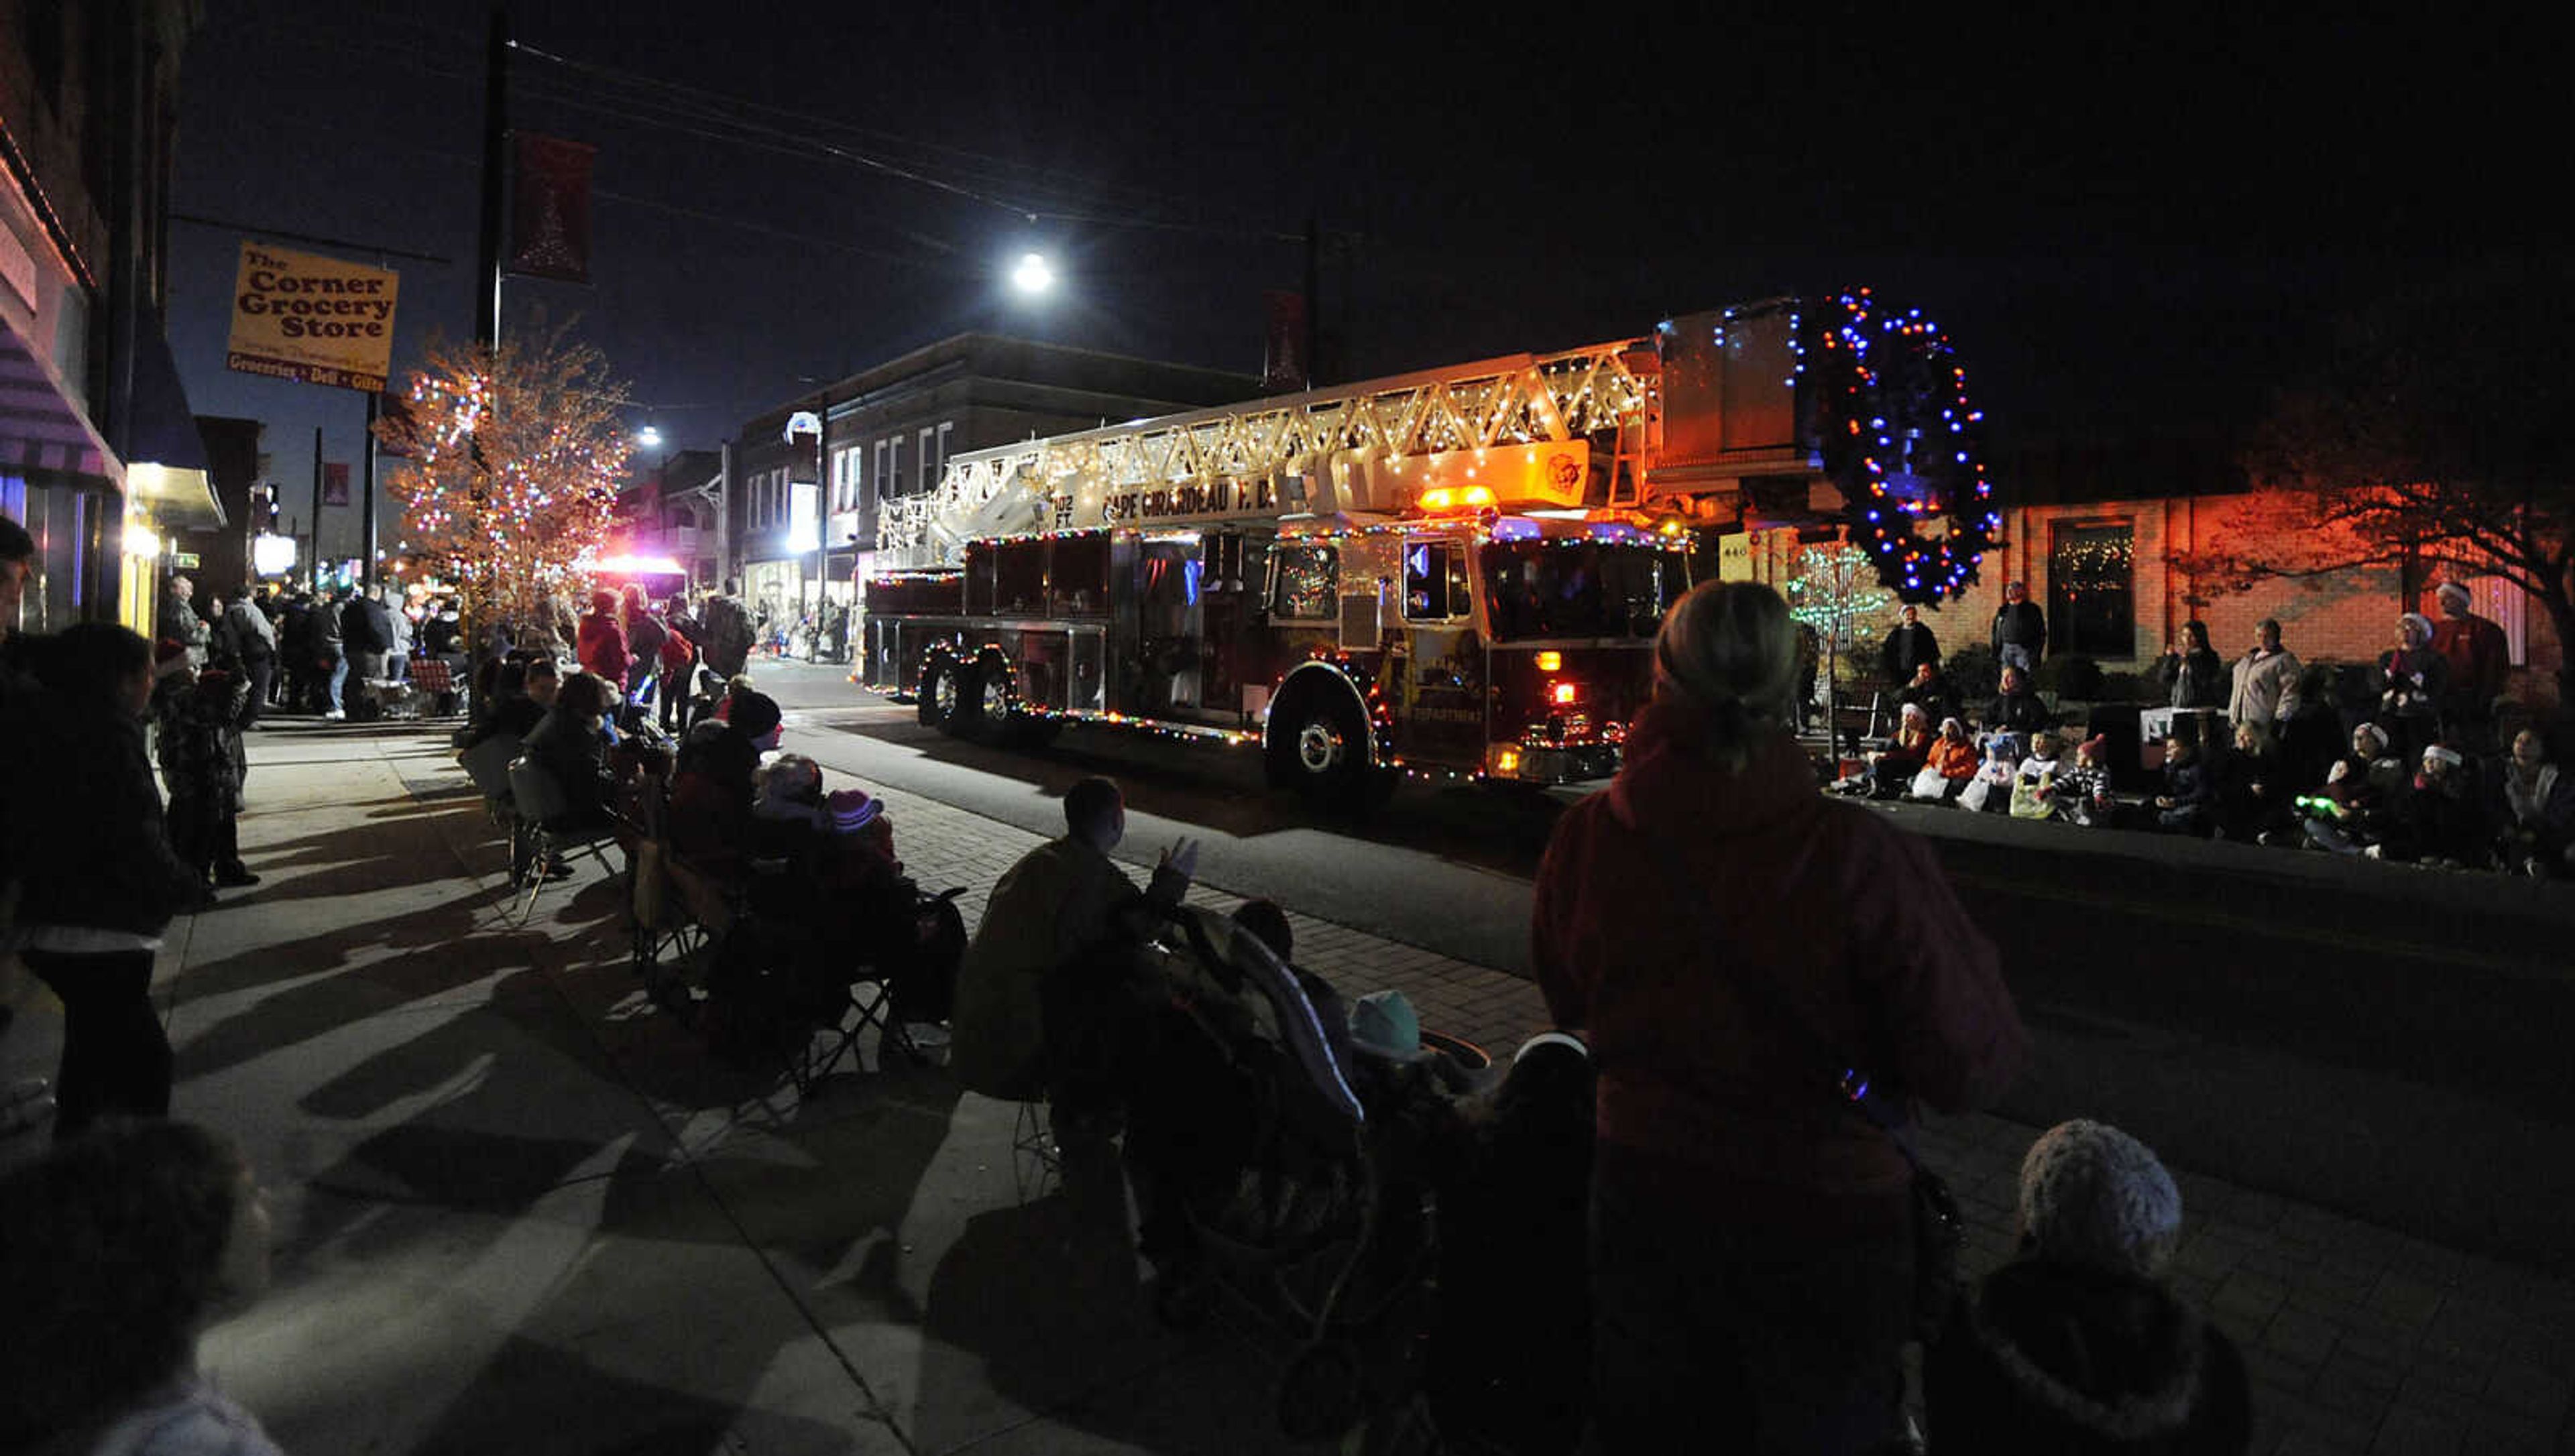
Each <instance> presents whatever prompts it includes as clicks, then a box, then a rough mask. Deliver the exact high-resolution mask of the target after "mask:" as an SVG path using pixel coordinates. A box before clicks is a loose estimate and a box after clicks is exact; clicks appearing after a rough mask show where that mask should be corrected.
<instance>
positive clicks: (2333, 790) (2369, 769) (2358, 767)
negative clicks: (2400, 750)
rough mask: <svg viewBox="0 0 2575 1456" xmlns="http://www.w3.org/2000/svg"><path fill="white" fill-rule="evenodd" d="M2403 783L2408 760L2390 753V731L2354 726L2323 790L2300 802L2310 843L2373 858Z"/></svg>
mask: <svg viewBox="0 0 2575 1456" xmlns="http://www.w3.org/2000/svg"><path fill="white" fill-rule="evenodd" d="M2405 781H2406V780H2405V760H2403V759H2402V758H2399V757H2397V756H2396V755H2395V754H2394V753H2392V752H2390V751H2389V743H2388V737H2387V729H2385V728H2380V727H2379V726H2378V725H2376V724H2374V723H2365V724H2362V725H2361V726H2360V727H2358V728H2353V729H2352V730H2351V752H2350V754H2349V755H2347V756H2345V757H2342V758H2339V759H2336V760H2335V762H2334V765H2333V767H2332V768H2330V769H2328V770H2327V771H2326V773H2325V781H2324V785H2323V787H2322V788H2321V789H2319V790H2318V791H2317V792H2314V793H2310V794H2303V795H2301V796H2300V797H2299V798H2298V799H2297V800H2296V803H2297V806H2298V809H2299V811H2300V812H2301V814H2302V815H2303V817H2302V818H2301V819H2300V821H2299V822H2300V824H2301V826H2302V827H2303V828H2304V829H2305V831H2306V835H2307V841H2308V842H2309V843H2311V844H2314V845H2315V846H2316V847H2318V848H2320V849H2330V850H2332V851H2333V852H2334V853H2337V854H2367V855H2371V856H2373V857H2375V856H2376V853H2377V851H2378V849H2379V846H2380V844H2381V842H2382V841H2383V840H2384V839H2385V838H2386V837H2387V833H2388V827H2389V825H2390V824H2391V822H2392V821H2393V819H2394V813H2395V808H2396V800H2397V798H2398V797H2399V796H2400V795H2401V794H2402V793H2403V791H2404V788H2405Z"/></svg>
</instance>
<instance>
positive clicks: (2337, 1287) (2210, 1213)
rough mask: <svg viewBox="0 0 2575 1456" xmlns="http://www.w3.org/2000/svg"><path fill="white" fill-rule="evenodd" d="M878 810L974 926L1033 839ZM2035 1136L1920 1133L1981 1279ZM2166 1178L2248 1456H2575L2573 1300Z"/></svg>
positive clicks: (2015, 1128) (2206, 1183)
mask: <svg viewBox="0 0 2575 1456" xmlns="http://www.w3.org/2000/svg"><path fill="white" fill-rule="evenodd" d="M871 787H872V788H873V786H871ZM883 797H884V799H885V801H886V804H887V810H888V812H889V813H891V814H892V815H893V816H894V819H895V822H896V824H897V834H898V837H899V840H900V844H901V847H902V850H903V854H904V857H905V859H906V861H907V863H908V864H909V865H910V867H911V868H912V870H913V872H914V873H915V875H916V876H917V877H919V878H920V879H921V880H922V882H923V883H924V884H926V885H931V886H933V887H941V886H945V885H947V884H951V883H958V882H964V883H966V884H968V885H970V886H971V888H970V891H969V893H968V895H967V896H966V897H965V899H966V903H967V907H968V908H967V917H968V922H969V923H970V924H972V923H973V922H974V920H975V918H976V916H977V915H978V914H980V912H981V909H982V903H983V894H984V891H985V889H986V887H988V886H989V885H990V884H991V883H992V882H993V880H994V879H995V878H997V877H999V875H1000V873H1001V872H1002V870H1004V869H1005V868H1007V867H1009V865H1010V863H1011V862H1012V860H1014V859H1016V858H1017V857H1018V856H1019V855H1020V854H1021V853H1022V852H1024V851H1025V850H1026V849H1028V848H1029V847H1030V846H1032V845H1035V844H1036V843H1038V842H1039V836H1038V835H1036V834H1032V833H1029V832H1027V831H1025V830H1022V829H1019V828H1016V827H1013V826H1011V825H1007V824H1003V823H999V822H996V821H994V820H992V819H988V818H985V817H983V816H981V815H977V814H974V813H970V812H967V811H965V810H962V809H957V808H953V807H950V806H949V805H946V804H943V803H938V802H936V801H933V800H931V799H927V798H924V797H922V796H920V795H917V794H911V793H906V792H903V791H901V790H894V789H888V790H884V791H883ZM1127 847H1129V848H1130V849H1133V848H1134V847H1136V846H1132V845H1131V846H1127ZM1238 890H1240V891H1241V892H1240V893H1239V892H1237V891H1238ZM1257 892H1258V890H1257V888H1256V887H1252V886H1241V887H1238V886H1224V885H1212V884H1201V885H1198V886H1194V887H1193V888H1192V890H1191V894H1190V900H1191V902H1192V903H1194V904H1203V905H1208V906H1211V907H1214V908H1220V909H1228V908H1231V907H1232V906H1233V905H1234V904H1236V903H1238V902H1240V900H1241V898H1242V896H1243V893H1257ZM1288 921H1289V923H1290V924H1291V925H1292V926H1294V928H1295V932H1296V959H1297V961H1298V962H1299V963H1300V964H1302V965H1304V966H1305V967H1306V968H1307V969H1309V970H1312V971H1314V972H1316V973H1317V974H1320V975H1322V976H1323V977H1324V978H1325V979H1327V980H1329V981H1331V982H1332V983H1333V984H1334V985H1335V986H1337V987H1339V988H1340V989H1341V990H1342V992H1343V993H1344V994H1345V995H1351V996H1355V995H1357V994H1360V993H1362V992H1365V991H1368V990H1372V989H1376V988H1379V987H1383V986H1393V987H1395V988H1398V989H1400V990H1402V991H1403V993H1404V994H1405V995H1406V996H1408V997H1410V998H1411V1000H1412V1001H1413V1003H1414V1005H1415V1006H1416V1007H1417V1008H1418V1009H1419V1011H1420V1013H1421V1020H1422V1024H1423V1025H1424V1026H1426V1027H1429V1028H1431V1029H1433V1030H1438V1031H1444V1032H1448V1033H1450V1034H1452V1035H1458V1036H1463V1037H1465V1038H1466V1039H1468V1040H1470V1041H1473V1042H1476V1043H1477V1044H1479V1045H1481V1046H1483V1047H1485V1048H1486V1049H1487V1050H1489V1051H1491V1052H1492V1053H1493V1054H1494V1055H1495V1056H1496V1057H1505V1056H1508V1055H1509V1053H1510V1051H1511V1048H1513V1047H1514V1046H1516V1045H1517V1044H1518V1042H1519V1041H1520V1040H1521V1039H1523V1038H1525V1037H1526V1036H1528V1035H1529V1034H1530V1033H1532V1032H1535V1031H1538V1030H1542V1029H1544V1027H1545V1025H1546V1011H1545V1007H1544V1005H1543V1004H1542V1002H1541V998H1540V997H1539V995H1538V991H1537V987H1536V986H1535V985H1534V984H1533V983H1531V982H1528V981H1525V980H1521V979H1519V978H1517V977H1515V976H1510V975H1506V974H1503V973H1501V972H1499V971H1495V970H1490V969H1487V968H1485V967H1482V966H1477V965H1471V964H1468V963H1466V962H1464V961H1460V960H1454V959H1451V958H1449V957H1447V956H1443V955H1439V954H1437V953H1435V952H1433V951H1429V950H1424V949H1421V948H1420V947H1417V946H1411V945H1405V944H1401V943H1399V942H1395V941H1391V940H1387V939H1384V938H1381V937H1379V936H1376V935H1372V934H1368V933H1365V932H1363V931H1359V930H1354V929H1351V928H1349V927H1347V926H1343V925H1337V924H1334V923H1332V922H1331V921H1330V920H1328V919H1324V918H1320V917H1318V916H1316V915H1313V914H1311V913H1307V912H1304V911H1301V910H1290V911H1289V914H1288ZM2036 1133H2037V1129H2035V1128H2032V1127H2026V1126H2023V1125H2021V1124H2018V1123H2014V1122H2010V1121H2006V1120H2004V1119H2002V1118H1999V1117H1993V1116H1988V1115H1981V1114H1979V1115H1972V1116H1966V1117H1956V1118H1934V1119H1933V1120H1932V1122H1931V1125H1929V1126H1928V1127H1926V1128H1925V1130H1924V1138H1923V1143H1924V1151H1925V1155H1926V1157H1927V1158H1928V1159H1929V1161H1930V1162H1931V1163H1932V1164H1933V1165H1934V1166H1936V1167H1937V1168H1939V1170H1940V1171H1941V1172H1942V1173H1943V1174H1944V1175H1946V1176H1947V1177H1948V1178H1949V1179H1950V1181H1951V1183H1952V1184H1953V1186H1954V1187H1955V1188H1956V1190H1957V1192H1958V1195H1959V1198H1960V1200H1961V1203H1962V1206H1963V1207H1964V1209H1965V1211H1966V1212H1967V1215H1968V1218H1969V1229H1968V1245H1967V1248H1968V1252H1967V1265H1968V1271H1969V1272H1970V1273H1971V1274H1981V1273H1983V1272H1984V1271H1986V1270H1988V1269H1990V1268H1992V1267H1993V1266H1994V1265H1996V1264H1999V1263H2001V1262H2002V1261H2003V1260H2004V1259H2005V1258H2006V1257H2008V1255H2009V1253H2010V1251H2011V1244H2012V1238H2013V1205H2014V1202H2015V1199H2016V1196H2017V1188H2018V1179H2019V1170H2020V1158H2021V1154H2022V1153H2023V1152H2024V1151H2025V1150H2026V1149H2027V1148H2028V1146H2029V1142H2030V1140H2031V1138H2032V1137H2034V1136H2035V1135H2036ZM2173 1172H2174V1176H2175V1178H2176V1180H2177V1181H2178V1182H2179V1183H2180V1185H2181V1189H2182V1194H2183V1199H2184V1207H2185V1209H2186V1212H2187V1219H2188V1223H2187V1228H2186V1231H2185V1234H2184V1238H2183V1242H2182V1244H2181V1247H2180V1249H2179V1251H2178V1252H2177V1254H2176V1256H2175V1260H2174V1272H2173V1282H2174V1284H2175V1285H2176V1287H2178V1288H2179V1289H2180V1290H2181V1292H2182V1293H2183V1295H2184V1296H2185V1297H2186V1298H2188V1299H2189V1300H2190V1301H2191V1302H2192V1303H2193V1304H2194V1305H2195V1306H2196V1307H2198V1308H2199V1309H2200V1310H2202V1311H2203V1312H2204V1313H2205V1314H2207V1316H2208V1317H2209V1318H2210V1319H2211V1320H2213V1321H2214V1322H2215V1323H2216V1324H2217V1325H2218V1327H2219V1328H2221V1329H2223V1330H2225V1331H2226V1333H2227V1334H2228V1335H2229V1336H2230V1337H2232V1338H2233V1339H2234V1341H2235V1343H2236V1344H2237V1345H2238V1346H2239V1347H2240V1348H2241V1349H2242V1350H2243V1352H2244V1358H2245V1363H2246V1365H2247V1367H2248V1370H2249V1373H2250V1374H2251V1376H2252V1378H2253V1382H2254V1406H2255V1437H2254V1442H2253V1447H2252V1449H2253V1452H2254V1453H2255V1456H2326V1453H2333V1456H2343V1453H2351V1456H2360V1453H2370V1456H2397V1453H2407V1456H2410V1453H2417V1452H2424V1453H2437V1452H2464V1451H2470V1450H2473V1451H2476V1452H2478V1453H2480V1456H2518V1453H2523V1452H2529V1453H2547V1456H2575V1418H2570V1381H2575V1284H2570V1283H2569V1281H2566V1280H2564V1279H2558V1278H2553V1277H2550V1276H2546V1275H2542V1274H2538V1273H2534V1272H2532V1271H2530V1270H2526V1269H2522V1268H2518V1267H2515V1266H2512V1265H2508V1264H2504V1263H2500V1262H2497V1261H2494V1260H2491V1259H2483V1258H2478V1257H2475V1256H2472V1255H2468V1254H2464V1253H2460V1252H2458V1251H2456V1250H2452V1249H2445V1248H2441V1247H2438V1246H2435V1245H2432V1244H2428V1243H2425V1242H2423V1241H2421V1240H2419V1239H2412V1238H2408V1237H2406V1236H2404V1235H2402V1234H2398V1233H2394V1232H2391V1231H2389V1230H2387V1229H2383V1228H2378V1227H2375V1226H2372V1225H2369V1224H2366V1223H2362V1222H2359V1221H2356V1220H2353V1219H2349V1218H2344V1217H2341V1216H2339V1215H2337V1214H2334V1213H2331V1212H2328V1211H2325V1210H2323V1209H2319V1208H2315V1207H2311V1206H2308V1205H2305V1204H2301V1203H2297V1202H2294V1201H2292V1200H2289V1199H2286V1198H2282V1197H2278V1196H2276V1195H2273V1194H2269V1193H2262V1192H2257V1191H2253V1190H2250V1189H2246V1188H2241V1187H2237V1186H2234V1185H2231V1184H2228V1183H2224V1182H2220V1181H2218V1180H2216V1179H2213V1178H2207V1177H2202V1176H2199V1175H2197V1174H2195V1173H2192V1172H2191V1171H2189V1170H2188V1169H2185V1168H2175V1169H2174V1170H2173Z"/></svg>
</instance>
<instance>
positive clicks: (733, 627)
mask: <svg viewBox="0 0 2575 1456" xmlns="http://www.w3.org/2000/svg"><path fill="white" fill-rule="evenodd" d="M741 590H742V589H741V587H740V586H738V585H737V584H735V583H734V582H732V581H727V582H726V583H725V589H724V591H722V592H720V593H718V594H716V595H715V596H713V597H710V598H708V599H707V606H706V611H705V613H704V614H703V616H704V617H705V619H706V626H707V635H706V637H705V638H704V639H703V640H701V641H700V642H699V644H698V646H699V648H700V649H701V650H702V651H704V652H705V653H706V655H707V666H708V667H710V668H712V669H714V670H715V673H716V676H717V677H719V678H722V679H724V680H725V681H726V682H728V683H730V682H732V681H733V680H734V679H735V678H737V677H740V676H741V675H742V670H743V666H744V664H746V663H748V662H749V661H750V660H751V644H752V623H751V613H750V611H749V610H748V609H746V608H745V607H744V606H743V605H742V598H741V597H740V596H739V595H737V594H738V593H739V592H740V591H741Z"/></svg>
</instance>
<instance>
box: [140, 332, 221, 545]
mask: <svg viewBox="0 0 2575 1456" xmlns="http://www.w3.org/2000/svg"><path fill="white" fill-rule="evenodd" d="M135 325H136V327H135V331H134V429H133V431H132V433H131V435H130V436H129V437H128V438H129V441H130V443H131V449H130V451H129V452H128V454H127V457H126V462H125V464H126V472H125V491H126V494H127V496H129V497H131V498H132V499H134V500H136V501H140V502H142V503H144V504H145V505H148V506H150V507H151V508H152V514H153V518H154V519H155V520H157V521H158V522H160V523H161V525H162V526H163V527H164V528H165V529H174V528H189V527H209V526H221V525H223V524H224V508H223V503H222V502H220V501H217V500H216V499H215V488H214V482H213V481H212V479H211V478H209V477H208V475H207V474H206V441H205V437H204V436H202V435H200V434H198V433H197V417H196V414H195V412H193V411H191V410H190V409H189V408H188V390H187V387H186V386H184V385H182V384H180V383H179V362H178V361H177V360H176V359H173V358H172V357H171V355H170V341H169V339H168V338H167V337H166V336H165V335H164V334H163V333H162V332H161V311H160V310H159V309H157V308H154V307H153V306H152V305H151V303H150V302H149V301H146V302H145V303H144V304H143V305H142V317H141V318H139V319H137V320H136V321H135Z"/></svg>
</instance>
